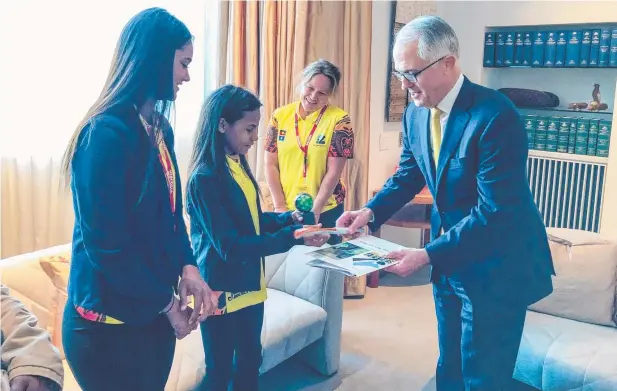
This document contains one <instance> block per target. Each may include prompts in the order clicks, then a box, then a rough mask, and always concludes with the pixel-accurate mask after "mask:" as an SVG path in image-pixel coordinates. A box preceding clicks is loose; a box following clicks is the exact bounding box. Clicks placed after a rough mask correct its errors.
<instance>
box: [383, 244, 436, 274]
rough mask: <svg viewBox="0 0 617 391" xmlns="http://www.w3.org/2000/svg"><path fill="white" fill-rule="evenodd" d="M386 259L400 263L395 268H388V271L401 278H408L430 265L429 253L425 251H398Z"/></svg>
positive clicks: (386, 256)
mask: <svg viewBox="0 0 617 391" xmlns="http://www.w3.org/2000/svg"><path fill="white" fill-rule="evenodd" d="M384 257H385V258H390V259H395V260H397V261H400V262H399V263H397V264H396V265H394V266H390V267H387V268H386V271H389V272H392V273H395V274H398V275H399V276H401V277H407V276H408V275H410V274H412V273H415V272H417V271H418V270H420V269H421V268H422V267H423V266H425V265H428V263H429V257H428V253H427V252H426V250H424V249H417V250H411V249H403V250H396V251H392V252H391V253H389V254H387V255H385V256H384Z"/></svg>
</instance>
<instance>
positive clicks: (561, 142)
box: [557, 117, 572, 153]
mask: <svg viewBox="0 0 617 391" xmlns="http://www.w3.org/2000/svg"><path fill="white" fill-rule="evenodd" d="M571 121H572V118H571V117H562V118H561V121H560V122H559V138H558V139H557V152H561V153H568V140H569V139H570V122H571Z"/></svg>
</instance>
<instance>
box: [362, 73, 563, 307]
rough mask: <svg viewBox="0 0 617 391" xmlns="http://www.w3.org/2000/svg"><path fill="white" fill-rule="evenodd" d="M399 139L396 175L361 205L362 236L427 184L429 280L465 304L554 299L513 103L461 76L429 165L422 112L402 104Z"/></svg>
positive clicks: (548, 257) (427, 132) (544, 237)
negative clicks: (462, 294)
mask: <svg viewBox="0 0 617 391" xmlns="http://www.w3.org/2000/svg"><path fill="white" fill-rule="evenodd" d="M403 132H404V137H403V141H404V145H403V151H402V155H401V160H400V165H399V169H398V171H397V172H396V174H395V175H394V176H392V177H391V178H390V179H389V180H388V181H387V183H386V184H385V186H384V188H383V189H382V191H380V192H379V193H378V194H377V195H376V196H375V197H374V198H373V199H372V200H371V201H370V202H369V203H368V205H367V206H368V207H369V208H371V209H372V210H373V212H374V214H375V222H374V224H372V226H371V227H370V228H371V229H377V228H378V227H379V226H380V225H381V224H383V222H385V221H386V220H387V219H388V218H389V217H390V216H391V215H392V214H393V213H394V212H396V211H397V210H398V209H400V208H401V207H402V206H403V205H404V204H405V203H407V202H409V201H410V200H411V199H412V198H413V197H414V196H415V195H416V194H417V193H418V192H420V191H421V190H422V188H423V187H424V186H425V184H428V187H429V189H430V191H431V193H432V195H433V198H434V200H435V201H434V204H433V208H432V215H431V234H432V235H431V236H432V237H433V238H434V240H433V241H431V242H430V243H429V244H427V245H426V251H427V252H428V254H429V257H430V262H431V265H432V266H433V268H432V272H433V273H442V274H444V275H446V276H448V277H451V278H455V279H458V280H460V281H461V282H462V283H463V285H464V286H465V288H466V291H467V292H468V294H469V296H470V298H472V299H473V296H474V295H476V296H478V297H482V295H492V296H493V297H503V299H504V300H506V301H512V302H522V303H525V304H530V303H532V302H535V301H537V300H539V299H541V298H543V297H545V296H547V295H548V294H549V293H550V292H552V281H551V275H552V274H554V269H553V262H552V258H551V253H550V250H549V246H548V241H547V235H546V231H545V227H544V224H543V222H542V219H541V216H540V213H539V212H538V209H537V207H536V205H535V203H534V201H533V198H532V195H531V191H530V188H529V184H528V182H527V173H526V165H527V153H528V146H527V134H526V132H525V129H524V126H523V122H522V120H521V118H520V116H519V114H518V112H517V110H516V108H515V107H514V106H513V105H512V103H511V102H510V101H509V100H508V99H507V98H506V97H505V96H503V95H502V94H500V93H499V92H497V91H495V90H492V89H488V88H485V87H482V86H480V85H477V84H474V83H471V82H470V81H469V80H468V79H467V78H465V80H464V82H463V85H462V87H461V90H460V92H459V95H458V97H457V98H456V101H455V103H454V106H453V108H452V111H451V112H450V114H449V118H448V122H447V124H446V126H445V129H444V135H443V139H442V148H441V151H440V156H439V162H438V164H437V166H436V167H435V164H434V162H433V158H432V156H433V155H432V150H431V140H430V110H428V109H426V108H419V107H415V106H414V105H413V104H411V105H409V106H408V107H407V109H406V111H405V114H404V118H403ZM442 227H443V230H444V234H443V235H440V236H438V234H439V232H440V230H441V228H442Z"/></svg>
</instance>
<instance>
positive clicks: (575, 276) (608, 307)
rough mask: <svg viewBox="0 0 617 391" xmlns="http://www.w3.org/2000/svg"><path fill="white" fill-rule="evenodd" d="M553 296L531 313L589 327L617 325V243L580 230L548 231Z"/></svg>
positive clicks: (540, 303) (532, 308) (535, 304)
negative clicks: (553, 272)
mask: <svg viewBox="0 0 617 391" xmlns="http://www.w3.org/2000/svg"><path fill="white" fill-rule="evenodd" d="M547 233H548V234H549V244H550V248H551V254H552V256H553V263H554V265H555V274H556V276H554V277H553V293H551V294H550V295H549V296H548V297H545V298H544V299H542V300H540V301H538V302H537V303H534V304H533V305H531V306H530V307H529V309H531V310H533V311H536V312H541V313H546V314H550V315H555V316H560V317H563V318H568V319H573V320H578V321H582V322H587V323H593V324H599V325H605V326H612V327H615V326H616V325H617V322H616V320H617V319H616V315H617V314H615V310H616V307H617V297H616V294H617V243H616V242H613V241H610V240H607V239H605V238H603V237H602V236H601V235H599V234H597V233H594V232H588V231H580V230H571V229H564V228H547Z"/></svg>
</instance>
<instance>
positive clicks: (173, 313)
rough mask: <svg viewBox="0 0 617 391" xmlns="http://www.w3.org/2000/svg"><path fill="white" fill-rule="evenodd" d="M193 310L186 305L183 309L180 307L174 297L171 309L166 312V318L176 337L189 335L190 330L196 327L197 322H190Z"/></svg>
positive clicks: (180, 337)
mask: <svg viewBox="0 0 617 391" xmlns="http://www.w3.org/2000/svg"><path fill="white" fill-rule="evenodd" d="M193 314H194V311H193V309H192V308H190V307H187V308H186V309H185V310H184V311H183V310H182V309H181V308H180V302H179V301H178V300H177V299H176V298H174V301H173V304H172V305H171V309H170V310H169V312H167V314H166V315H167V319H168V320H169V323H170V324H171V327H173V329H174V333H175V335H176V338H177V339H182V338H184V337H186V336H187V335H189V334H190V333H191V331H193V330H195V329H196V328H197V324H198V323H197V322H193V323H191V322H190V318H191V317H192V316H193Z"/></svg>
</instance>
